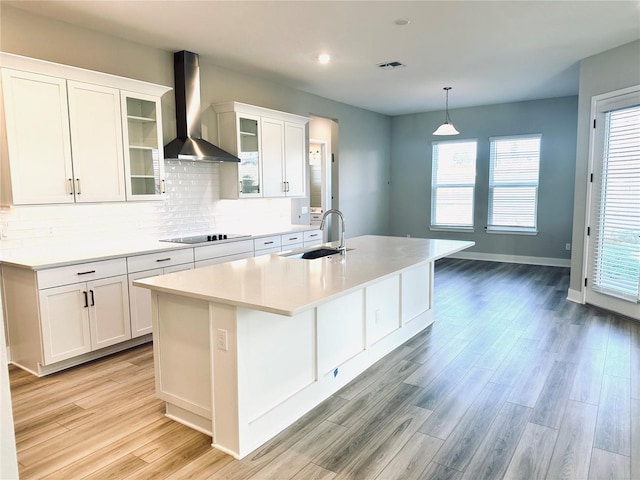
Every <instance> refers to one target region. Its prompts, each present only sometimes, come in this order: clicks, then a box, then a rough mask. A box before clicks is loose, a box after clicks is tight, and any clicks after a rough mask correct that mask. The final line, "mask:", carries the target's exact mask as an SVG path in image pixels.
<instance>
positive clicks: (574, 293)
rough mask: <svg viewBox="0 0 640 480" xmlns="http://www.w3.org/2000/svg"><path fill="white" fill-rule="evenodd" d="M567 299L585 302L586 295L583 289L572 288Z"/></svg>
mask: <svg viewBox="0 0 640 480" xmlns="http://www.w3.org/2000/svg"><path fill="white" fill-rule="evenodd" d="M567 300H569V301H570V302H574V303H582V304H584V295H583V294H582V290H573V289H571V288H570V289H569V292H568V294H567Z"/></svg>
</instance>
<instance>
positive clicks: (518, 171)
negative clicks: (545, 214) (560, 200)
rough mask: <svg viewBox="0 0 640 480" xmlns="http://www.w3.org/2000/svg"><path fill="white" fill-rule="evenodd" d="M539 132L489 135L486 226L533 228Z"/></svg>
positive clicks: (536, 204)
mask: <svg viewBox="0 0 640 480" xmlns="http://www.w3.org/2000/svg"><path fill="white" fill-rule="evenodd" d="M541 138H542V136H541V135H520V136H512V137H494V138H491V139H490V144H491V146H490V167H489V218H488V222H487V230H494V231H509V232H518V231H521V232H536V231H537V228H538V220H537V218H538V177H539V170H540V142H541Z"/></svg>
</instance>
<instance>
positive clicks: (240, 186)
mask: <svg viewBox="0 0 640 480" xmlns="http://www.w3.org/2000/svg"><path fill="white" fill-rule="evenodd" d="M238 184H240V193H244V192H243V191H242V182H238Z"/></svg>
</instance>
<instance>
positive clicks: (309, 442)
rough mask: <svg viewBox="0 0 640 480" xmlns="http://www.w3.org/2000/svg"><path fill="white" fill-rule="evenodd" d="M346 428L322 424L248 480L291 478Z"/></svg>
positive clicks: (326, 423) (341, 434) (327, 422)
mask: <svg viewBox="0 0 640 480" xmlns="http://www.w3.org/2000/svg"><path fill="white" fill-rule="evenodd" d="M346 430H347V427H343V426H341V425H337V424H335V423H332V422H330V421H325V422H322V423H321V424H320V425H318V427H316V428H315V429H313V430H312V431H311V432H309V434H308V435H307V436H306V437H304V438H303V439H301V440H300V441H299V442H298V443H296V444H295V445H293V446H292V447H291V448H290V449H288V450H286V451H284V452H283V453H282V454H281V455H279V456H278V457H276V458H274V459H273V460H272V461H270V462H269V463H268V464H267V465H266V466H265V467H263V468H261V469H260V470H258V471H257V472H256V473H255V474H253V475H252V476H251V477H248V478H249V479H254V480H260V479H263V478H292V477H294V476H295V475H296V474H298V473H299V472H300V471H301V470H303V469H304V468H305V467H306V466H307V465H308V464H309V463H310V462H311V459H312V458H313V457H315V456H317V455H319V454H321V453H322V452H323V451H324V450H325V449H326V448H327V447H329V446H330V445H332V444H333V443H334V442H335V441H336V440H338V438H340V437H341V436H343V435H344V434H345V431H346Z"/></svg>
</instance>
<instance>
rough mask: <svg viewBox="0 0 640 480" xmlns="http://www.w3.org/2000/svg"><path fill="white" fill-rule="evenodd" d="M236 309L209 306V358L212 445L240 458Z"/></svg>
mask: <svg viewBox="0 0 640 480" xmlns="http://www.w3.org/2000/svg"><path fill="white" fill-rule="evenodd" d="M238 310H241V309H238V308H237V307H235V306H232V305H225V304H222V303H213V302H212V303H211V304H210V322H211V358H212V360H211V361H212V366H213V392H212V395H213V405H214V407H213V435H212V436H213V446H214V447H215V448H217V449H218V450H221V451H223V452H225V453H228V454H230V455H232V456H234V457H235V458H241V457H240V420H239V406H238V398H239V397H240V395H241V387H240V385H239V383H238V358H239V355H240V354H241V350H240V349H239V341H238V322H237V316H238Z"/></svg>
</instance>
